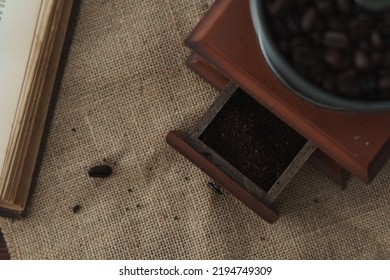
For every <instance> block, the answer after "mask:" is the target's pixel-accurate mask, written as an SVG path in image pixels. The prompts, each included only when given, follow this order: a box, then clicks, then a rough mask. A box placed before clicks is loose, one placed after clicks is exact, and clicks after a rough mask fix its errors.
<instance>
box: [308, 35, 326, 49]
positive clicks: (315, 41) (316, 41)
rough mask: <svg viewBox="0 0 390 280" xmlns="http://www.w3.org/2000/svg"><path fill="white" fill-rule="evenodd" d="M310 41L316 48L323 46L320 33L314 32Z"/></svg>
mask: <svg viewBox="0 0 390 280" xmlns="http://www.w3.org/2000/svg"><path fill="white" fill-rule="evenodd" d="M309 37H310V40H311V43H312V44H313V45H314V46H318V47H320V46H321V45H322V41H323V39H322V36H321V33H320V32H313V33H311V34H310V36H309Z"/></svg>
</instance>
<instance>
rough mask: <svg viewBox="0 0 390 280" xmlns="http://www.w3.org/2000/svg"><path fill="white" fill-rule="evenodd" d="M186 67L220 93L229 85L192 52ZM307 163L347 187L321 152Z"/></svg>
mask: <svg viewBox="0 0 390 280" xmlns="http://www.w3.org/2000/svg"><path fill="white" fill-rule="evenodd" d="M186 65H187V66H188V67H189V68H190V69H191V70H192V71H194V72H195V73H196V74H198V75H199V76H200V77H201V78H203V79H204V80H205V81H207V82H208V83H210V84H211V85H212V86H213V87H215V88H216V89H217V90H219V91H222V89H224V88H225V87H226V85H227V84H228V83H229V80H228V79H227V78H226V77H224V76H223V75H222V74H221V73H219V72H218V70H217V69H216V68H214V67H213V66H211V65H210V64H209V63H208V62H207V61H205V60H204V59H203V58H202V57H201V56H199V55H198V54H196V53H195V52H192V53H191V55H190V56H189V57H188V59H187V60H186ZM309 161H310V163H311V164H312V165H314V166H315V167H317V168H318V169H320V170H321V171H322V172H323V173H324V174H325V175H327V176H328V177H329V178H330V179H331V180H332V181H333V182H335V183H336V184H339V185H341V186H342V187H343V188H345V187H346V186H347V181H348V179H349V177H350V176H349V173H348V172H347V171H346V170H345V169H344V168H342V167H341V166H340V165H339V164H338V163H337V162H335V161H334V160H332V159H331V158H329V157H328V156H327V155H326V154H324V153H323V152H322V151H321V150H319V149H317V150H316V151H315V152H314V153H313V155H312V156H311V157H310V159H309Z"/></svg>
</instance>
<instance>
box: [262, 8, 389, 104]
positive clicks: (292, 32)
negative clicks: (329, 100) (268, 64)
mask: <svg viewBox="0 0 390 280" xmlns="http://www.w3.org/2000/svg"><path fill="white" fill-rule="evenodd" d="M264 2H265V8H266V9H265V10H266V12H267V14H266V17H267V18H268V22H269V25H270V29H271V31H272V32H271V34H272V35H273V36H274V40H275V42H276V43H277V44H276V45H277V46H278V48H279V49H280V51H281V53H282V54H283V55H284V56H285V58H286V59H287V61H289V62H290V63H291V65H292V66H293V68H294V69H295V70H296V71H297V72H298V73H299V74H301V75H302V76H304V77H305V78H306V79H308V80H309V81H311V82H312V83H314V84H316V85H318V86H319V87H321V88H323V89H324V90H326V91H328V92H330V93H333V94H335V95H340V96H343V97H346V98H353V99H359V100H370V101H371V100H387V99H390V97H389V95H390V94H389V92H390V51H388V50H389V47H390V9H386V10H383V11H376V12H373V11H369V10H367V9H365V8H363V7H361V6H359V5H357V4H356V2H355V1H354V0H316V1H310V0H295V1H292V0H290V1H287V0H285V1H283V0H266V1H264Z"/></svg>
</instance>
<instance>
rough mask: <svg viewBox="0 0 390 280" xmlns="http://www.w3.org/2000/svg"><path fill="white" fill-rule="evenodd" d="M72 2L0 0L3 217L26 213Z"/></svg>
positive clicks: (0, 203)
mask: <svg viewBox="0 0 390 280" xmlns="http://www.w3.org/2000/svg"><path fill="white" fill-rule="evenodd" d="M72 6H73V0H66V1H57V0H29V1H25V0H0V38H1V44H0V98H1V102H0V112H1V117H0V130H1V135H0V214H1V215H4V216H12V217H15V216H20V215H23V214H24V213H25V210H26V206H27V203H28V199H29V194H30V193H31V186H32V182H33V179H34V175H35V173H36V170H37V166H38V164H37V162H38V159H39V156H40V152H41V146H42V142H43V140H44V137H43V136H44V131H45V126H46V124H47V121H48V120H49V118H48V114H49V112H50V107H51V104H52V103H53V100H54V98H53V95H54V94H53V88H54V84H55V82H56V73H57V70H58V66H59V62H60V58H61V52H62V47H63V44H64V39H65V35H66V31H67V26H68V23H69V18H70V15H71V11H72Z"/></svg>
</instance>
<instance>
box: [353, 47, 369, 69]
mask: <svg viewBox="0 0 390 280" xmlns="http://www.w3.org/2000/svg"><path fill="white" fill-rule="evenodd" d="M354 62H355V67H356V68H357V69H358V70H360V71H367V70H369V69H370V67H371V63H370V59H369V57H368V56H367V54H366V53H365V52H364V51H362V50H357V51H356V52H355V59H354Z"/></svg>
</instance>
